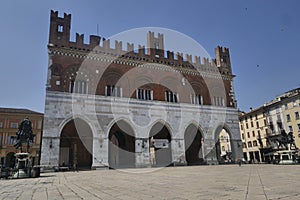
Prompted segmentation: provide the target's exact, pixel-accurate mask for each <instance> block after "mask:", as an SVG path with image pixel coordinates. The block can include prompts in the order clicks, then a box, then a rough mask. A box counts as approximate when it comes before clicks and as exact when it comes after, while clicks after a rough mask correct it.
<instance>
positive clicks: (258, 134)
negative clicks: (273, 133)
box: [257, 130, 261, 138]
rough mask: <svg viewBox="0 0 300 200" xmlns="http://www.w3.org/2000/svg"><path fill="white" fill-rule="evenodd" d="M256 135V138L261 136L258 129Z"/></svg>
mask: <svg viewBox="0 0 300 200" xmlns="http://www.w3.org/2000/svg"><path fill="white" fill-rule="evenodd" d="M257 137H258V138H261V136H260V131H259V130H258V131H257Z"/></svg>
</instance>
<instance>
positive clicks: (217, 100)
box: [214, 96, 225, 106]
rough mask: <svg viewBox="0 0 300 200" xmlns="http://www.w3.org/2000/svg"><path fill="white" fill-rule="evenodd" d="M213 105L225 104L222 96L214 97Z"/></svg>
mask: <svg viewBox="0 0 300 200" xmlns="http://www.w3.org/2000/svg"><path fill="white" fill-rule="evenodd" d="M214 105H215V106H225V101H224V98H223V97H216V96H215V97H214Z"/></svg>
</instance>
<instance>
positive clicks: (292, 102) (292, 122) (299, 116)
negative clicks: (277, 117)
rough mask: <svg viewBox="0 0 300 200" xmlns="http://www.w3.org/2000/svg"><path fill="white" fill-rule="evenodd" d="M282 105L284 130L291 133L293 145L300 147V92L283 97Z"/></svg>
mask: <svg viewBox="0 0 300 200" xmlns="http://www.w3.org/2000/svg"><path fill="white" fill-rule="evenodd" d="M282 106H283V109H282V110H283V118H284V120H283V121H284V124H285V130H286V132H287V133H289V132H292V133H293V135H294V140H295V145H296V147H297V148H300V94H297V95H295V96H292V97H291V98H288V99H285V100H284V101H283V105H282ZM292 148H293V147H292Z"/></svg>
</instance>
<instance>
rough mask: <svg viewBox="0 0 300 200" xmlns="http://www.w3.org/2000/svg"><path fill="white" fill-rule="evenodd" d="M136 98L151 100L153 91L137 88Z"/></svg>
mask: <svg viewBox="0 0 300 200" xmlns="http://www.w3.org/2000/svg"><path fill="white" fill-rule="evenodd" d="M136 98H137V99H142V100H153V91H152V90H146V89H137V90H136Z"/></svg>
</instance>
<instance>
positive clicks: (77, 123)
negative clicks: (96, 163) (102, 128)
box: [59, 118, 93, 169]
mask: <svg viewBox="0 0 300 200" xmlns="http://www.w3.org/2000/svg"><path fill="white" fill-rule="evenodd" d="M92 155H93V133H92V130H91V128H90V126H89V125H88V123H86V122H85V121H84V120H82V119H81V118H75V119H70V120H69V121H68V122H66V123H65V124H64V125H63V127H62V130H61V133H60V145H59V165H61V166H62V165H66V166H67V165H69V166H73V165H74V164H76V165H77V167H78V168H79V169H80V168H88V169H90V168H91V166H92Z"/></svg>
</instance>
